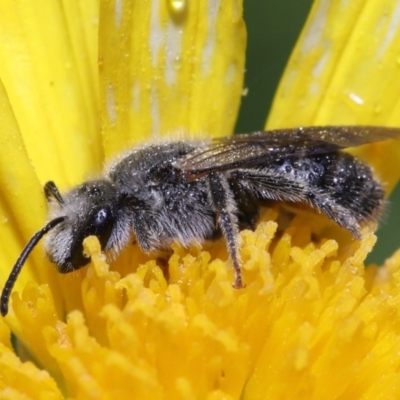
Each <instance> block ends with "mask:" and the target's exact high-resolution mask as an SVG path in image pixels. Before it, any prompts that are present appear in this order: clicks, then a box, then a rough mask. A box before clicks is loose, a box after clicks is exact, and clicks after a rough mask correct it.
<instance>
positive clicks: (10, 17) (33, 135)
mask: <svg viewBox="0 0 400 400" xmlns="http://www.w3.org/2000/svg"><path fill="white" fill-rule="evenodd" d="M97 3H98V1H97V0H88V1H85V2H66V4H64V6H63V5H62V3H59V2H53V1H50V2H48V1H46V0H42V1H38V2H34V3H32V2H29V1H26V0H18V1H12V0H6V1H2V2H1V3H0V42H1V43H2V45H1V46H0V78H1V79H2V81H3V84H4V87H5V89H6V92H7V94H8V97H9V99H10V103H11V106H12V109H13V111H14V114H15V116H16V118H17V120H18V125H19V128H20V130H21V133H22V136H23V138H24V143H25V144H26V148H27V151H28V154H29V157H30V159H31V160H32V163H33V165H34V167H35V170H36V173H37V175H38V177H39V181H40V182H41V183H42V184H43V183H44V182H46V181H47V180H49V179H54V180H56V181H57V182H58V183H59V184H60V185H61V186H65V185H66V184H72V183H76V182H78V181H79V180H81V179H82V178H83V177H84V176H85V175H87V173H88V172H89V171H91V170H92V169H93V167H99V166H100V165H101V154H102V150H101V146H100V141H99V124H98V110H99V107H98V103H99V97H98V86H97V63H96V59H97V54H96V48H97V35H96V33H97V29H98V6H97Z"/></svg>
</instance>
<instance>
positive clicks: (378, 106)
mask: <svg viewBox="0 0 400 400" xmlns="http://www.w3.org/2000/svg"><path fill="white" fill-rule="evenodd" d="M381 112H382V104H381V103H375V105H374V113H375V114H380V113H381Z"/></svg>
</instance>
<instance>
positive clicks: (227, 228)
mask: <svg viewBox="0 0 400 400" xmlns="http://www.w3.org/2000/svg"><path fill="white" fill-rule="evenodd" d="M209 197H210V202H211V204H212V206H213V208H214V211H215V212H216V213H217V218H218V225H219V227H220V228H221V231H222V234H223V235H224V238H225V240H226V244H227V248H228V252H229V256H230V258H231V260H232V263H233V267H234V268H235V274H236V279H235V284H234V287H235V288H236V289H241V288H243V287H244V284H243V281H242V272H241V269H240V262H239V249H238V234H239V229H238V218H237V215H236V213H237V205H236V202H235V200H234V197H233V193H232V191H231V189H230V187H229V183H228V181H227V179H226V177H225V176H224V175H222V174H220V173H216V172H212V173H211V174H210V175H209Z"/></svg>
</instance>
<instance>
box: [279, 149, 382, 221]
mask: <svg viewBox="0 0 400 400" xmlns="http://www.w3.org/2000/svg"><path fill="white" fill-rule="evenodd" d="M278 170H280V171H282V172H283V173H285V174H288V173H290V174H293V176H295V177H296V178H298V179H300V180H302V181H304V183H305V184H307V185H308V187H309V189H310V196H311V197H313V196H314V195H315V193H316V192H320V193H321V192H323V193H326V194H327V195H328V196H329V198H330V199H332V200H333V201H334V202H335V203H337V204H338V205H340V206H343V207H345V208H346V209H347V210H349V211H351V212H352V214H353V215H354V217H355V218H356V220H357V221H359V222H362V221H366V220H370V219H373V218H376V217H377V216H379V214H380V212H381V210H382V208H383V207H382V206H383V201H384V196H385V193H384V190H383V188H382V186H381V184H380V183H379V182H378V181H377V180H376V179H375V178H374V176H373V173H372V170H371V168H370V167H369V166H368V165H366V164H364V163H363V162H361V161H359V160H357V159H356V158H354V157H353V156H352V155H350V154H347V153H341V152H337V153H332V154H327V155H320V156H313V157H306V158H303V159H294V160H291V159H286V160H284V161H283V162H281V165H279V166H278Z"/></svg>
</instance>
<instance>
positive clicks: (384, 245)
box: [235, 0, 400, 264]
mask: <svg viewBox="0 0 400 400" xmlns="http://www.w3.org/2000/svg"><path fill="white" fill-rule="evenodd" d="M311 5H312V1H311V0H244V18H245V20H246V24H247V33H248V44H247V55H246V76H245V85H244V87H245V88H248V94H247V96H245V97H243V98H242V105H241V109H240V113H239V118H238V121H237V124H236V128H235V132H236V133H246V132H252V131H256V130H259V129H262V128H263V126H264V123H265V120H266V116H267V114H268V112H269V109H270V106H271V103H272V99H273V96H274V93H275V90H276V88H277V85H278V82H279V79H280V77H281V75H282V73H283V70H284V68H285V65H286V62H287V60H288V59H289V56H290V52H291V49H292V48H293V46H294V44H295V43H296V40H297V37H298V35H299V32H300V31H301V29H302V27H303V24H304V23H305V20H306V18H307V15H308V12H309V10H310V8H311ZM399 226H400V186H399V185H397V188H396V190H395V191H394V192H393V193H392V194H391V196H390V197H389V206H388V207H387V212H386V215H385V216H384V217H383V218H382V221H381V223H380V228H379V230H378V243H377V245H376V246H375V249H374V251H373V253H372V254H371V255H370V256H369V257H368V260H367V263H371V262H373V263H377V264H382V263H383V261H384V260H385V258H387V257H389V256H390V255H391V254H392V253H393V252H394V251H395V250H396V249H397V248H399V247H400V237H398V235H397V232H398V231H399V229H398V227H399Z"/></svg>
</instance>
